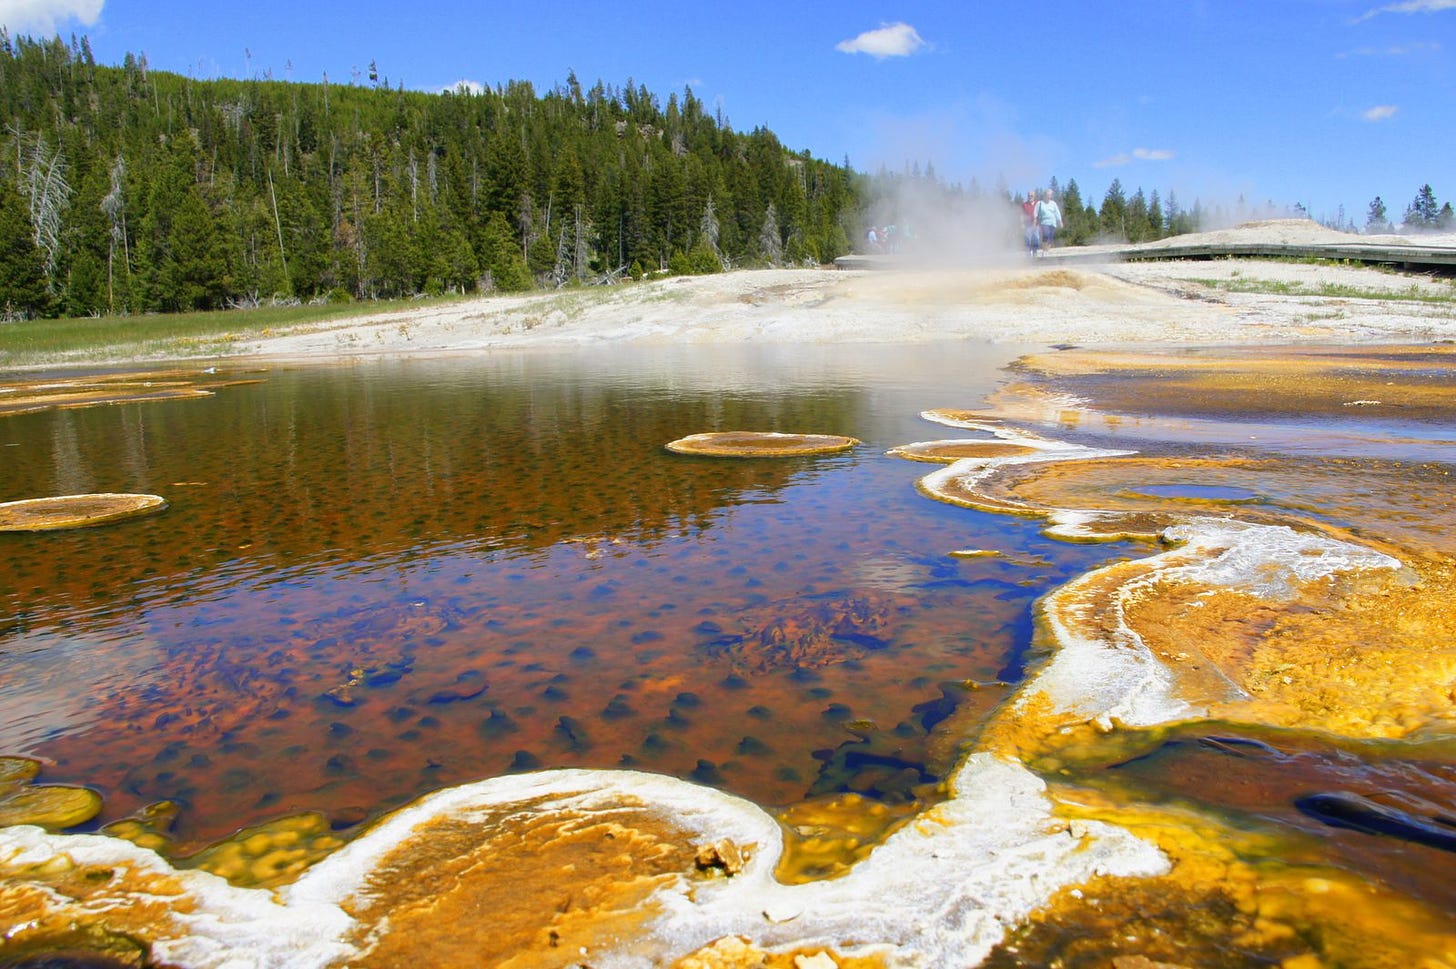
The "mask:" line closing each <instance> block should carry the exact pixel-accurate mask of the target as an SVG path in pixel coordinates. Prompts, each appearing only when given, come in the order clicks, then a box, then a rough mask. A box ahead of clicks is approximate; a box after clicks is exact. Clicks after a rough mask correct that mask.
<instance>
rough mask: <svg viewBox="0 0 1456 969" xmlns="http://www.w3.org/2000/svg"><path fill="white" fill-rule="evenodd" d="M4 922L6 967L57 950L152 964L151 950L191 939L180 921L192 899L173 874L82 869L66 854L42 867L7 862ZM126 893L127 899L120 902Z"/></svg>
mask: <svg viewBox="0 0 1456 969" xmlns="http://www.w3.org/2000/svg"><path fill="white" fill-rule="evenodd" d="M0 876H3V877H0V924H3V925H5V926H8V929H7V930H6V932H5V935H4V939H3V942H0V954H3V957H4V959H5V961H6V962H10V961H11V960H13V959H18V958H21V957H23V956H25V955H28V954H34V955H36V956H38V957H50V956H53V955H54V953H56V952H57V951H61V952H64V951H78V952H85V953H90V954H99V955H105V956H110V957H111V958H114V959H117V960H118V961H120V962H122V963H123V964H127V965H147V964H150V963H148V962H146V961H145V960H146V959H147V957H148V953H149V950H150V947H151V944H152V943H154V942H157V941H159V940H166V939H172V938H179V937H181V936H184V935H185V934H186V933H187V930H186V929H185V928H184V927H182V925H180V924H179V923H178V922H177V921H176V920H175V918H174V916H175V915H177V914H179V913H185V912H186V911H188V910H190V909H191V908H192V906H193V904H194V899H193V898H192V896H190V895H188V894H186V891H185V889H184V888H183V886H182V884H181V883H180V882H178V881H177V880H176V879H175V878H173V877H171V876H169V875H162V874H157V873H155V872H147V871H140V870H136V869H133V868H130V867H128V866H119V865H98V864H77V863H75V862H73V861H71V860H70V859H69V858H66V857H65V856H57V857H55V858H52V859H50V860H48V861H46V862H45V863H43V864H42V865H40V866H36V865H27V864H23V863H21V864H18V863H15V862H13V861H12V860H10V859H7V858H0ZM122 894H124V895H125V897H126V899H127V901H126V903H125V904H120V903H119V902H118V898H119V897H120V896H121V895H122Z"/></svg>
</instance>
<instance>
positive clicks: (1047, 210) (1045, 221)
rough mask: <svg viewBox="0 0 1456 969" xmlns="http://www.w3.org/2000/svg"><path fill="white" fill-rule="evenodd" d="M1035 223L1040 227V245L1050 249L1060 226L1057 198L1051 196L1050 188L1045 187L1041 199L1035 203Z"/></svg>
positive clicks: (1059, 208) (1060, 215)
mask: <svg viewBox="0 0 1456 969" xmlns="http://www.w3.org/2000/svg"><path fill="white" fill-rule="evenodd" d="M1035 218H1036V224H1037V226H1038V227H1039V228H1040V229H1041V247H1042V248H1043V249H1050V248H1051V247H1052V241H1053V240H1054V239H1056V237H1057V230H1058V229H1060V228H1061V227H1062V210H1061V207H1060V206H1058V205H1057V200H1056V199H1054V198H1052V190H1051V189H1047V190H1046V192H1044V193H1043V194H1042V198H1041V201H1040V202H1038V203H1036V213H1035Z"/></svg>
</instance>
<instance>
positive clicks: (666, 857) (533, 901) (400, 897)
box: [346, 804, 748, 969]
mask: <svg viewBox="0 0 1456 969" xmlns="http://www.w3.org/2000/svg"><path fill="white" fill-rule="evenodd" d="M524 807H528V806H523V805H520V804H516V805H512V806H510V808H508V809H499V812H498V813H491V814H490V816H488V817H480V816H477V817H476V818H473V819H471V820H468V821H467V820H461V819H459V818H443V819H437V820H433V821H430V822H428V823H427V824H425V825H421V826H420V828H418V829H417V835H418V836H417V837H412V838H411V839H409V841H408V842H407V843H406V844H404V845H401V846H399V847H397V848H396V849H394V850H393V851H391V852H390V853H389V854H387V855H386V856H385V857H384V858H383V859H382V860H381V862H380V863H379V864H378V865H377V866H375V868H374V869H373V870H372V871H371V873H370V876H369V878H368V882H367V885H366V887H365V888H364V890H363V891H362V892H360V893H359V894H358V895H356V896H355V897H354V900H353V901H352V902H351V903H349V904H348V905H346V907H348V908H350V909H351V914H352V915H354V916H355V917H356V918H358V919H359V920H360V923H361V928H360V929H359V930H358V937H357V938H356V939H355V940H354V941H356V942H357V943H358V944H360V946H361V947H362V948H364V949H365V950H366V951H365V952H364V954H363V956H362V957H361V958H359V959H358V960H356V961H355V962H354V964H355V965H356V966H361V967H367V966H398V965H403V964H406V963H412V964H418V965H430V966H446V965H482V966H484V965H488V966H495V967H500V969H532V967H541V969H547V967H550V969H555V967H559V966H563V965H575V964H577V963H579V962H580V963H587V964H589V963H590V962H591V953H592V952H593V951H595V950H597V949H599V948H601V947H608V946H609V947H611V948H612V949H613V951H615V952H630V951H631V949H632V945H633V944H634V941H633V940H635V939H638V938H641V937H643V936H644V935H645V933H644V927H645V926H646V925H647V924H648V923H650V922H651V921H652V920H653V919H654V918H655V917H656V916H657V915H658V914H660V913H659V912H658V911H657V909H656V908H655V907H654V906H653V905H651V904H650V901H649V899H650V896H651V895H652V893H653V892H654V890H656V889H657V888H659V887H661V886H664V885H666V884H669V883H672V882H674V881H676V880H679V879H705V878H712V877H723V876H722V874H721V872H719V871H717V870H716V869H709V870H700V869H699V868H698V865H697V850H696V849H695V848H694V847H693V845H692V843H691V837H690V836H688V835H685V834H684V832H682V831H679V830H676V829H674V828H673V827H672V826H671V825H670V824H669V823H668V822H666V821H665V820H664V819H663V818H662V817H661V814H660V813H659V812H653V811H651V810H649V809H647V808H645V807H633V806H631V805H623V806H621V807H620V808H619V809H618V810H614V811H611V812H606V813H601V812H594V813H581V812H577V811H572V810H566V809H557V810H551V811H543V812H532V811H530V810H526V809H523V808H524ZM740 850H748V849H746V848H744V847H743V846H740ZM462 924H468V925H470V926H471V931H470V932H468V933H462V932H461V931H460V926H461V925H462Z"/></svg>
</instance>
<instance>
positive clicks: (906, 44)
mask: <svg viewBox="0 0 1456 969" xmlns="http://www.w3.org/2000/svg"><path fill="white" fill-rule="evenodd" d="M1453 2H1456V0H1453ZM925 46H926V44H925V39H924V38H923V37H921V36H920V34H919V32H918V31H916V29H915V28H914V27H912V26H910V25H909V24H906V23H893V24H882V25H881V26H880V28H879V29H878V30H867V31H865V32H864V33H862V34H860V35H859V36H858V37H854V38H851V39H849V40H841V41H840V42H839V43H837V44H835V45H834V49H835V50H837V51H842V52H844V53H846V54H868V55H870V56H871V57H873V58H874V59H875V60H878V61H882V60H884V59H885V58H886V57H909V56H910V55H911V54H913V53H915V52H916V51H918V50H920V49H921V48H923V47H925Z"/></svg>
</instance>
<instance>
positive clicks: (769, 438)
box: [667, 431, 860, 458]
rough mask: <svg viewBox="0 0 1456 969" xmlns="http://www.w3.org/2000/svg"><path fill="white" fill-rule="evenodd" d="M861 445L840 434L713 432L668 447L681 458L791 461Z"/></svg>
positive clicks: (684, 438) (688, 438)
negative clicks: (692, 456)
mask: <svg viewBox="0 0 1456 969" xmlns="http://www.w3.org/2000/svg"><path fill="white" fill-rule="evenodd" d="M858 443H860V442H859V441H857V440H855V439H854V438H852V437H841V436H840V435H838V434H780V433H778V432H777V431H710V432H708V433H706V434H690V435H688V436H687V437H682V438H678V439H677V440H676V441H673V442H672V443H670V444H668V445H667V449H668V450H669V451H676V452H677V453H678V454H705V455H708V456H710V457H718V458H791V457H798V456H799V455H803V454H832V453H834V452H836V451H847V450H849V449H850V448H852V447H854V446H855V445H856V444H858Z"/></svg>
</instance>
